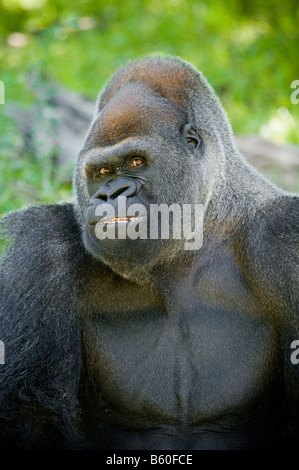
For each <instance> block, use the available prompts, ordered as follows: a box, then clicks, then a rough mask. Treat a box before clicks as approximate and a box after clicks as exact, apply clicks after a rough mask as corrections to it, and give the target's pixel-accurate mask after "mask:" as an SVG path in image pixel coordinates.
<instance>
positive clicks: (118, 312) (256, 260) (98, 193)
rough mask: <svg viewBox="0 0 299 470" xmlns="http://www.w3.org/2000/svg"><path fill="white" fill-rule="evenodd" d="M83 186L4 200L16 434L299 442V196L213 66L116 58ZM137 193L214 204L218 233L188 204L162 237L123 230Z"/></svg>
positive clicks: (2, 429)
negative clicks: (246, 140)
mask: <svg viewBox="0 0 299 470" xmlns="http://www.w3.org/2000/svg"><path fill="white" fill-rule="evenodd" d="M74 190H75V196H74V199H73V202H70V203H60V204H55V205H40V206H37V207H31V208H29V209H25V210H19V211H15V212H12V213H9V214H7V215H6V216H5V217H3V218H2V228H3V231H4V235H5V236H6V238H7V241H8V244H9V247H8V248H7V250H6V253H5V255H4V256H3V258H2V261H1V278H0V282H1V309H0V340H1V341H2V342H3V344H4V346H5V361H3V362H5V363H4V364H0V443H1V444H0V447H1V449H99V450H101V449H103V450H120V449H135V450H141V449H150V450H152V449H154V450H159V449H161V450H176V449H181V450H193V449H260V448H262V449H272V448H273V449H274V448H275V449H277V448H284V449H285V448H296V447H299V441H298V439H299V365H296V364H293V363H292V361H291V353H292V349H291V344H292V342H293V341H294V340H297V339H299V319H298V312H299V309H298V291H297V289H298V220H299V210H298V207H299V204H298V199H299V198H298V196H296V195H294V194H291V193H287V192H285V191H283V190H281V189H279V188H277V187H276V186H274V185H273V184H271V183H270V182H269V181H267V180H266V179H264V178H263V176H261V175H260V174H259V173H258V172H257V171H256V170H254V169H253V168H252V167H251V166H250V165H249V164H247V163H246V161H244V159H243V157H242V156H241V155H240V154H239V152H238V151H237V149H236V146H235V143H234V138H233V135H232V131H231V127H230V124H229V122H228V119H227V117H226V115H225V112H224V111H223V109H222V106H221V104H220V102H219V100H218V99H217V97H216V96H215V94H214V92H213V90H212V89H211V87H210V86H209V84H208V83H207V82H206V80H205V79H204V77H203V76H202V74H201V73H200V72H198V71H197V70H196V69H195V68H194V67H193V66H192V65H190V64H188V63H186V62H184V61H183V60H181V59H179V58H174V57H165V58H162V57H146V58H142V59H140V60H136V61H133V62H130V63H129V64H128V65H127V66H125V67H123V68H121V69H120V70H119V71H117V72H116V74H115V75H114V76H113V77H112V79H111V80H110V81H109V82H108V84H107V85H106V87H105V88H104V90H103V91H102V93H101V94H100V96H99V99H98V102H97V105H96V111H95V115H94V119H93V122H92V123H91V126H90V129H89V132H88V135H87V137H86V140H85V142H84V145H83V149H82V150H81V152H80V154H79V156H78V160H77V165H76V168H75V175H74ZM120 201H121V202H122V204H124V206H123V207H124V208H125V209H126V211H128V212H126V214H127V215H126V216H124V215H123V213H122V212H120V209H119V207H120ZM134 204H135V205H137V206H135V208H136V207H140V206H142V207H143V208H145V210H146V213H145V214H146V215H143V219H144V220H145V221H147V222H150V215H149V210H150V208H151V206H157V205H159V206H160V205H162V204H163V205H165V206H166V207H168V208H169V207H170V206H171V205H172V204H175V206H176V207H183V206H184V207H186V206H188V205H189V206H190V207H191V209H192V210H193V209H194V210H195V207H197V205H198V206H200V207H202V218H203V228H202V231H203V242H202V246H201V247H200V248H199V249H194V250H191V249H186V248H185V242H186V239H187V238H186V237H181V238H179V237H175V236H174V234H173V230H174V227H175V223H174V219H175V217H174V215H173V216H172V211H171V210H169V237H168V238H167V237H162V236H161V230H160V229H161V227H162V222H161V219H162V215H161V214H160V216H161V217H160V219H159V221H158V228H159V230H160V232H159V233H160V235H159V236H158V237H154V238H153V239H152V238H151V237H141V236H140V237H135V238H134V237H131V238H130V237H129V236H128V234H125V236H120V234H121V233H122V234H123V229H124V227H128V226H129V225H130V224H131V225H132V224H133V228H134V230H135V233H137V234H138V231H137V228H138V224H140V223H141V220H140V219H141V216H140V217H139V215H138V214H139V212H138V211H137V212H134V214H135V215H132V214H131V215H130V216H129V215H128V214H129V208H130V207H132V206H133V205H134ZM107 206H109V207H110V208H112V209H113V210H115V215H114V216H109V217H108V218H107V213H108V212H109V211H108V212H107V210H106V209H107ZM103 209H105V210H106V212H105V210H103ZM104 213H105V214H106V216H104ZM192 213H193V212H192ZM101 224H102V225H101ZM104 225H105V227H106V229H107V232H106V233H108V226H109V229H111V228H113V229H114V231H115V234H116V236H115V238H113V237H108V236H106V237H105V236H102V237H99V236H98V234H97V227H103V226H104ZM148 227H149V226H148ZM192 227H193V228H194V221H193V225H192ZM128 228H129V227H128ZM134 230H133V231H134ZM148 230H149V228H148ZM103 233H104V231H103ZM293 362H294V361H293Z"/></svg>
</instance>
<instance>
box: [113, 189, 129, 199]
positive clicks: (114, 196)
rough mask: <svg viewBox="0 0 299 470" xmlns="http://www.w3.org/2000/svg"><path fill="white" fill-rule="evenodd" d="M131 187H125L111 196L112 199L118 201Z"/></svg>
mask: <svg viewBox="0 0 299 470" xmlns="http://www.w3.org/2000/svg"><path fill="white" fill-rule="evenodd" d="M129 187H130V186H123V187H121V188H119V189H118V190H117V191H115V192H114V193H113V194H111V196H110V199H112V200H113V199H116V198H117V197H118V196H121V195H122V194H123V193H124V192H125V191H126V190H127V189H128V188H129Z"/></svg>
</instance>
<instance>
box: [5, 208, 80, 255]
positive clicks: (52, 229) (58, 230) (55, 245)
mask: <svg viewBox="0 0 299 470" xmlns="http://www.w3.org/2000/svg"><path fill="white" fill-rule="evenodd" d="M0 227H1V235H2V236H1V238H3V239H7V240H8V241H9V242H10V243H11V242H12V243H11V246H10V250H16V249H18V247H19V249H20V250H21V251H22V259H23V258H24V256H26V254H28V255H30V256H32V254H33V253H36V255H38V256H41V257H43V258H46V257H47V256H48V257H51V258H53V255H54V256H55V254H56V255H57V256H60V257H61V256H62V252H64V253H63V254H65V253H66V252H67V250H68V249H72V250H74V249H77V250H78V249H79V248H80V246H81V237H80V231H79V227H78V224H77V222H76V219H75V216H74V211H73V205H72V204H71V203H62V204H51V205H39V206H33V207H29V208H26V209H21V210H17V211H12V212H9V213H8V214H6V215H5V216H3V217H2V219H1V226H0ZM10 250H9V251H10ZM73 254H74V253H73ZM63 259H64V261H65V258H63Z"/></svg>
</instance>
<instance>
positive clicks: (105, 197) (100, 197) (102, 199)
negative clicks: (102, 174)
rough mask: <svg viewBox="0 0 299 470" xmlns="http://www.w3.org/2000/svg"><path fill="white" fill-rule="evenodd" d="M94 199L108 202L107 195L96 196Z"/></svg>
mask: <svg viewBox="0 0 299 470" xmlns="http://www.w3.org/2000/svg"><path fill="white" fill-rule="evenodd" d="M96 199H100V200H101V201H104V202H107V201H108V196H107V194H98V195H97V196H96Z"/></svg>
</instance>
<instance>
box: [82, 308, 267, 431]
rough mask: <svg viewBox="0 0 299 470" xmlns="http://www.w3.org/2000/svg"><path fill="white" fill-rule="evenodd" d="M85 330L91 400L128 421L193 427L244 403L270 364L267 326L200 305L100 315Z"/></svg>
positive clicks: (260, 385)
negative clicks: (88, 331)
mask: <svg viewBox="0 0 299 470" xmlns="http://www.w3.org/2000/svg"><path fill="white" fill-rule="evenodd" d="M91 336H92V340H91V342H90V344H91V343H93V344H92V346H91V348H92V350H93V352H92V353H90V354H91V355H92V360H90V361H89V364H90V366H89V367H91V370H90V373H91V376H93V377H94V382H95V383H96V384H97V386H96V389H97V395H98V396H97V400H98V406H99V407H100V408H103V409H105V410H114V412H115V410H117V413H119V415H120V416H121V417H122V418H121V419H126V418H129V420H130V421H131V420H133V421H134V419H137V420H138V419H142V420H145V421H149V422H151V423H152V422H155V421H157V422H161V421H162V422H169V423H172V424H173V423H180V422H185V423H189V424H191V425H192V424H193V425H196V424H200V422H201V420H202V419H204V418H208V417H212V416H215V415H216V414H219V413H220V414H222V413H225V412H226V411H230V410H232V409H234V410H236V409H238V408H239V407H242V408H244V407H245V409H246V407H247V406H248V407H249V406H250V405H251V403H252V402H253V401H254V400H255V399H256V398H257V397H259V395H261V394H262V393H263V389H264V387H265V384H267V382H268V377H270V376H271V374H272V372H273V370H272V369H273V367H274V364H273V360H274V354H275V353H274V348H275V337H274V333H272V332H271V329H270V327H269V326H267V325H265V324H263V323H262V322H260V321H258V320H254V319H252V318H249V317H247V316H244V315H240V314H237V313H235V312H230V311H224V310H223V311H221V310H217V309H214V308H213V309H211V308H208V307H206V306H205V307H203V306H202V305H197V306H196V308H192V309H191V311H187V312H186V311H182V312H175V314H174V315H173V316H167V315H166V314H162V313H161V312H151V313H150V314H149V313H148V312H139V313H138V315H136V316H135V317H132V318H130V319H126V321H120V320H119V319H118V320H117V321H114V322H113V321H112V320H109V321H107V320H105V321H99V322H98V323H97V325H96V328H94V325H93V333H92V334H91ZM90 339H91V338H90ZM108 414H109V412H108Z"/></svg>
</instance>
